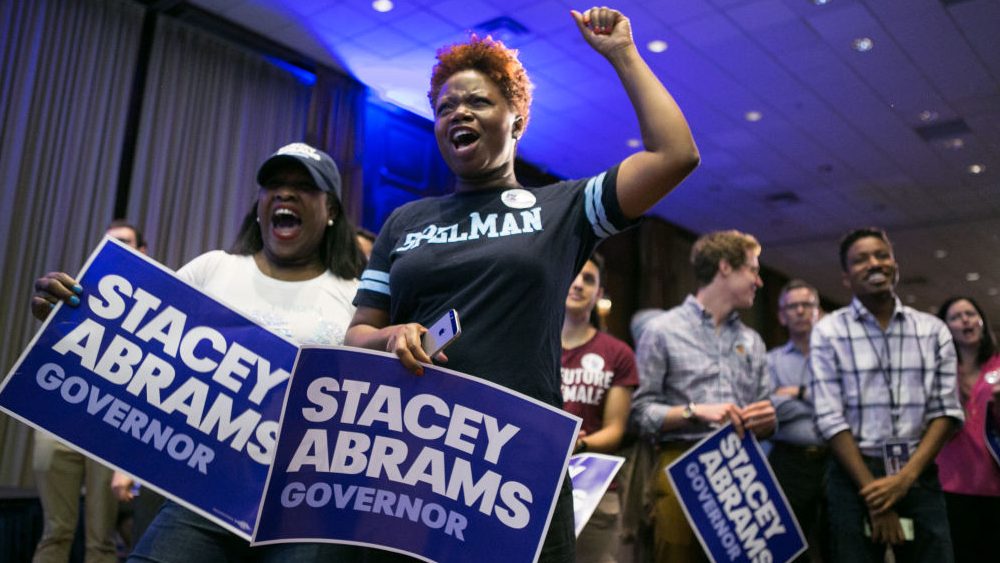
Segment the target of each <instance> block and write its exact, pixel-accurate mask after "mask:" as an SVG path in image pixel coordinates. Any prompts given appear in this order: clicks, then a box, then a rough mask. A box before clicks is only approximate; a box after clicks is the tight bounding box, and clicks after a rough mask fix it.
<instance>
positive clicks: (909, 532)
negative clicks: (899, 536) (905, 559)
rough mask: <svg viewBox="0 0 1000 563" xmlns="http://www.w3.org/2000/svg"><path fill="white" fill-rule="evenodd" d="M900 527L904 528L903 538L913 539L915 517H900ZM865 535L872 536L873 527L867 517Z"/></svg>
mask: <svg viewBox="0 0 1000 563" xmlns="http://www.w3.org/2000/svg"><path fill="white" fill-rule="evenodd" d="M899 527H900V528H902V530H903V539H904V540H906V541H913V519H912V518H900V519H899ZM865 537H866V538H870V537H872V527H871V524H869V523H868V519H867V518H866V519H865Z"/></svg>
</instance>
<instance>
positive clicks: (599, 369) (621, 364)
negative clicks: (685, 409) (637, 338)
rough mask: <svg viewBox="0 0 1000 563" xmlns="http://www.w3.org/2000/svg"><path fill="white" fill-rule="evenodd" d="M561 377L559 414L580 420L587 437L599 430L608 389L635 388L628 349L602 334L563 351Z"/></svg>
mask: <svg viewBox="0 0 1000 563" xmlns="http://www.w3.org/2000/svg"><path fill="white" fill-rule="evenodd" d="M561 375H562V397H563V410H565V411H566V412H568V413H571V414H575V415H576V416H579V417H580V418H582V419H583V426H582V427H581V430H583V431H585V432H586V433H587V434H593V433H594V432H596V431H598V430H600V429H601V426H602V424H603V423H604V401H605V399H606V398H607V395H608V390H609V389H611V387H613V386H619V387H629V388H635V387H637V386H638V385H639V373H638V372H637V371H636V368H635V354H633V353H632V349H631V348H629V346H628V344H625V343H624V342H622V341H621V340H618V339H617V338H615V337H613V336H611V335H609V334H606V333H604V332H598V333H597V334H596V335H595V336H594V337H593V338H591V339H590V341H588V342H587V343H586V344H583V345H582V346H578V347H576V348H573V349H572V350H567V349H565V348H563V351H562V369H561Z"/></svg>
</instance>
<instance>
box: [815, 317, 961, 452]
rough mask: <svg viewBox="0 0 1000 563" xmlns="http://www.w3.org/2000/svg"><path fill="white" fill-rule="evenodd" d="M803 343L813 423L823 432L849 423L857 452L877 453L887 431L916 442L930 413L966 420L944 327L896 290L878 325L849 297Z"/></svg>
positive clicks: (838, 429)
mask: <svg viewBox="0 0 1000 563" xmlns="http://www.w3.org/2000/svg"><path fill="white" fill-rule="evenodd" d="M809 347H810V354H809V361H810V367H811V372H812V378H813V379H812V393H813V394H812V397H813V402H814V404H815V407H816V426H817V427H818V428H819V431H820V433H821V434H822V435H823V437H824V438H825V439H827V440H829V439H830V438H832V437H833V436H834V435H835V434H837V433H838V432H841V431H843V430H850V431H851V434H853V435H854V439H855V440H856V441H857V443H858V447H859V448H860V449H861V453H862V454H864V455H867V456H872V457H881V456H882V443H883V442H885V441H886V440H888V439H892V438H897V439H903V440H907V441H908V442H909V443H910V447H911V448H913V447H916V445H917V444H918V443H919V442H920V438H921V436H922V435H923V432H924V429H925V428H926V427H927V424H928V423H929V422H930V421H931V420H933V419H935V418H938V417H941V416H950V417H952V418H954V419H956V420H958V421H959V422H961V421H962V420H964V414H963V412H962V407H961V406H960V405H959V402H958V389H957V377H956V360H955V346H954V345H953V344H952V340H951V333H950V332H949V331H948V327H947V326H945V324H944V323H943V322H941V320H940V319H938V318H937V317H935V316H933V315H928V314H927V313H921V312H920V311H917V310H915V309H912V308H910V307H904V306H903V304H902V303H900V301H899V299H898V298H897V299H896V305H895V309H894V311H893V314H892V318H891V319H890V321H889V327H888V329H887V330H885V331H884V332H883V330H882V327H881V326H879V324H878V320H877V319H876V318H875V316H874V315H872V314H871V313H870V312H869V311H868V309H866V308H865V306H864V305H862V304H861V302H860V301H858V299H857V298H855V299H854V300H853V301H852V302H851V304H850V305H849V306H847V307H844V308H842V309H838V310H837V311H835V312H833V313H831V314H829V315H827V316H826V317H824V318H823V319H822V320H820V322H819V323H818V324H817V325H816V327H815V328H813V331H812V338H811V340H810V346H809ZM894 411H895V416H893V412H894Z"/></svg>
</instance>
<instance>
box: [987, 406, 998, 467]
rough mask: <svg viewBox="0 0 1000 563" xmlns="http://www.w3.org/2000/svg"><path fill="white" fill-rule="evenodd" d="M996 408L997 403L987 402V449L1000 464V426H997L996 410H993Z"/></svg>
mask: <svg viewBox="0 0 1000 563" xmlns="http://www.w3.org/2000/svg"><path fill="white" fill-rule="evenodd" d="M995 408H997V405H996V403H995V402H993V401H990V402H989V403H987V404H986V428H985V432H986V450H987V451H989V452H990V455H991V456H992V457H993V461H995V462H997V465H1000V428H998V427H997V423H996V420H997V418H996V414H995V413H996V411H995V410H993V409H995Z"/></svg>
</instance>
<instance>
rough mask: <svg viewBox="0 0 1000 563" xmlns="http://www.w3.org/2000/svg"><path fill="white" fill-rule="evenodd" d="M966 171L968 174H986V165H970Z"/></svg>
mask: <svg viewBox="0 0 1000 563" xmlns="http://www.w3.org/2000/svg"><path fill="white" fill-rule="evenodd" d="M968 170H969V174H982V173H983V172H986V165H985V164H970V165H969V168H968Z"/></svg>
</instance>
